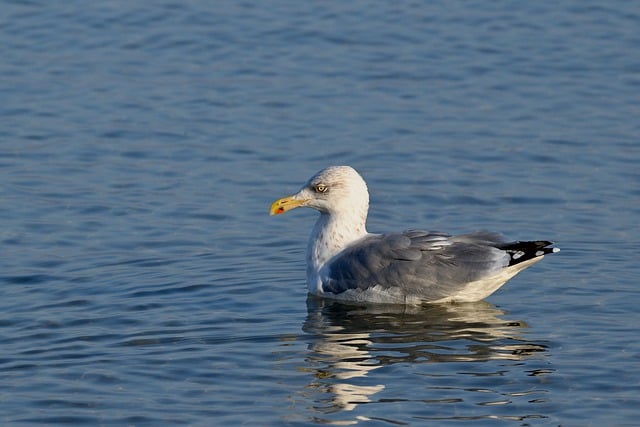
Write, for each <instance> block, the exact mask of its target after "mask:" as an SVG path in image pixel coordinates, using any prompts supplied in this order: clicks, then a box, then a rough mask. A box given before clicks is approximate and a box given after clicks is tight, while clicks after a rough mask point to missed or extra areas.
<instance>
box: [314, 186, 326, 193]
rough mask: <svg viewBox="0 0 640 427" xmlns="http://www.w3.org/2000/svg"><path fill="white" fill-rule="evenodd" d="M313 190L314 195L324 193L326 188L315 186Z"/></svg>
mask: <svg viewBox="0 0 640 427" xmlns="http://www.w3.org/2000/svg"><path fill="white" fill-rule="evenodd" d="M314 189H315V190H316V193H324V192H325V191H327V186H326V185H324V184H316V186H315V187H314Z"/></svg>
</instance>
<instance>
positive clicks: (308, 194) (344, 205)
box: [269, 166, 369, 219]
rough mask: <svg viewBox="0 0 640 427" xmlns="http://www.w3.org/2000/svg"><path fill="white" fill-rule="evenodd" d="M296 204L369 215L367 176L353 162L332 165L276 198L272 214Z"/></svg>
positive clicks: (338, 213) (327, 211) (332, 212)
mask: <svg viewBox="0 0 640 427" xmlns="http://www.w3.org/2000/svg"><path fill="white" fill-rule="evenodd" d="M297 207H308V208H313V209H315V210H317V211H319V212H320V213H322V214H328V215H332V216H333V215H335V216H343V215H348V216H352V215H357V216H360V217H364V218H363V219H366V215H367V211H368V210H369V191H368V190H367V184H366V183H365V182H364V179H362V177H361V176H360V174H358V172H356V170H355V169H353V168H352V167H350V166H330V167H328V168H326V169H323V170H321V171H320V172H318V173H316V174H315V175H314V176H312V177H311V178H310V179H309V180H308V181H307V182H306V184H305V185H303V186H302V188H301V189H300V191H298V192H297V193H296V194H293V195H291V196H287V197H283V198H281V199H278V200H276V201H275V202H273V204H272V205H271V209H270V210H269V212H270V214H271V215H279V214H283V213H285V212H287V211H289V210H291V209H295V208H297Z"/></svg>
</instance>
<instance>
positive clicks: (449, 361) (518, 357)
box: [300, 297, 553, 425]
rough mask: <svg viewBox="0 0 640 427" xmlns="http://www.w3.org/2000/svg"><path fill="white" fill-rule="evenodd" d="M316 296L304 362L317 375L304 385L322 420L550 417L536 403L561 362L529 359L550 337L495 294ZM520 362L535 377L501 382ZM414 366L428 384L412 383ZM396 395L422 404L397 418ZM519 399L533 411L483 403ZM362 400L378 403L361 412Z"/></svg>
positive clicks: (310, 302)
mask: <svg viewBox="0 0 640 427" xmlns="http://www.w3.org/2000/svg"><path fill="white" fill-rule="evenodd" d="M307 305H308V317H307V320H306V321H305V323H304V326H303V330H304V332H306V333H307V334H309V335H308V336H307V337H308V338H307V339H308V343H309V352H308V355H307V357H306V358H305V361H306V366H305V367H304V369H305V370H306V371H308V373H309V375H310V379H309V384H308V385H307V386H306V387H305V388H304V390H302V391H300V394H301V395H303V396H304V399H305V400H308V399H311V400H312V401H314V407H313V409H314V411H316V412H317V417H318V419H319V420H322V422H326V423H329V424H335V425H348V424H355V423H357V422H359V421H362V420H364V419H370V418H372V417H373V418H376V417H377V418H380V419H386V420H393V421H394V423H395V422H399V423H401V422H402V419H403V418H406V417H407V416H408V415H411V418H414V419H415V418H422V419H432V420H435V419H439V420H443V419H456V420H461V419H464V418H467V417H469V418H474V419H477V418H483V417H490V418H499V419H500V418H504V419H526V418H531V417H537V418H544V417H546V416H545V415H544V413H543V412H539V410H540V408H535V404H536V403H540V402H544V395H545V393H546V390H545V388H544V386H543V384H542V381H539V380H538V379H539V378H542V377H543V376H546V375H548V374H551V373H553V369H552V368H544V369H542V368H540V367H534V366H532V365H529V364H527V363H526V360H527V359H531V358H534V359H535V358H536V357H538V358H540V356H541V355H542V356H544V354H545V353H546V352H547V351H548V350H547V345H546V344H545V343H544V342H535V341H530V340H528V339H527V337H526V331H527V325H526V323H525V322H523V321H521V320H514V319H509V318H508V316H506V314H505V312H504V311H502V310H500V309H498V308H496V307H495V306H493V305H492V304H490V303H487V302H478V303H470V304H457V305H432V306H422V307H403V306H393V305H389V306H380V305H373V306H349V305H343V304H340V303H336V302H331V301H326V300H319V299H316V298H313V297H310V298H309V299H308V301H307ZM444 365H448V366H446V367H445V366H444ZM452 365H453V366H452ZM515 370H520V371H521V373H520V375H519V378H521V379H522V378H528V379H525V380H523V383H522V384H520V385H518V384H517V383H514V382H513V381H512V380H510V381H509V382H508V383H502V382H501V381H500V377H503V376H505V374H507V373H508V372H509V371H515ZM381 371H384V372H381ZM379 372H380V375H378V373H379ZM393 372H397V374H398V376H395V375H394V374H393ZM410 373H412V374H415V375H420V376H421V377H422V381H423V385H422V387H418V388H416V387H412V388H411V389H410V390H403V388H402V382H403V381H404V380H405V379H406V375H409V374H410ZM509 376H510V377H512V378H513V377H514V374H513V372H511V374H510V375H509ZM461 377H462V378H465V380H464V382H461V380H460V378H461ZM469 377H472V378H473V377H475V379H469ZM473 383H475V384H477V386H473V387H472V386H470V384H473ZM393 402H395V403H398V402H413V403H416V402H421V403H422V404H421V405H419V406H413V408H414V410H415V408H420V409H419V410H417V411H416V412H415V413H413V414H400V415H401V416H400V418H399V419H398V418H394V417H391V418H389V417H390V416H391V414H389V413H386V414H385V406H389V405H386V404H388V403H393ZM514 402H516V403H518V405H517V406H521V405H520V404H521V403H522V402H526V403H527V409H526V411H525V410H523V412H522V413H520V414H518V415H514V414H512V412H513V411H511V410H507V411H504V414H503V415H501V414H499V413H497V412H498V411H495V410H492V411H490V412H489V411H486V413H483V412H482V407H489V406H497V405H511V404H513V403H514ZM361 405H368V406H369V407H368V408H367V414H368V415H362V414H361V413H360V411H358V409H359V406H361ZM372 406H374V407H372ZM376 407H377V408H376ZM372 414H379V415H372ZM397 416H398V414H396V417H397ZM406 421H409V420H406Z"/></svg>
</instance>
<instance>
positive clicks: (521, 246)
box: [499, 240, 560, 266]
mask: <svg viewBox="0 0 640 427" xmlns="http://www.w3.org/2000/svg"><path fill="white" fill-rule="evenodd" d="M551 245H553V242H549V241H547V240H537V241H532V242H511V243H505V244H504V245H501V246H500V247H499V249H502V250H504V251H506V252H507V253H508V254H509V256H510V257H511V259H510V260H509V266H512V265H516V264H520V263H521V262H524V261H528V260H530V259H533V258H538V257H541V256H544V255H546V254H551V253H556V252H560V249H559V248H553V247H550V246H551Z"/></svg>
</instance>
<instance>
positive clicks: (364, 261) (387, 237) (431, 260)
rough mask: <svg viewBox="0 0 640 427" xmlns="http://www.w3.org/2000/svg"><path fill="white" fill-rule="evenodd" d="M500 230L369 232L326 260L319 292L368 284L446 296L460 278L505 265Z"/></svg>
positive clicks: (433, 296) (474, 277)
mask: <svg viewBox="0 0 640 427" xmlns="http://www.w3.org/2000/svg"><path fill="white" fill-rule="evenodd" d="M505 245H508V244H507V243H505V241H504V239H503V238H502V236H501V235H499V234H497V233H491V232H484V231H483V232H476V233H471V234H464V235H459V236H450V235H448V234H446V233H440V232H433V231H421V230H409V231H405V232H403V233H393V234H382V235H371V236H369V237H367V238H365V239H363V240H361V241H359V242H358V243H356V244H354V245H353V246H350V247H348V248H346V249H345V250H344V251H342V252H340V253H339V254H338V255H336V256H335V257H334V258H333V259H332V260H331V261H330V262H329V264H328V270H327V278H326V280H325V281H324V283H323V290H324V291H325V292H332V293H335V294H339V293H341V292H344V291H346V290H349V289H361V290H365V289H367V288H370V287H372V286H382V287H383V288H390V287H399V288H401V289H402V290H403V292H404V293H405V294H409V295H415V296H419V297H421V298H423V299H425V300H438V299H441V298H444V297H447V296H449V295H451V294H453V293H455V292H456V291H457V290H459V289H462V288H463V287H464V285H465V284H467V283H469V282H471V281H474V280H478V279H481V278H483V277H487V276H489V275H491V274H495V273H496V272H497V271H498V270H500V269H502V268H504V267H506V266H508V265H509V261H510V258H511V257H510V255H509V254H508V253H507V251H506V250H504V249H502V247H503V246H505Z"/></svg>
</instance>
